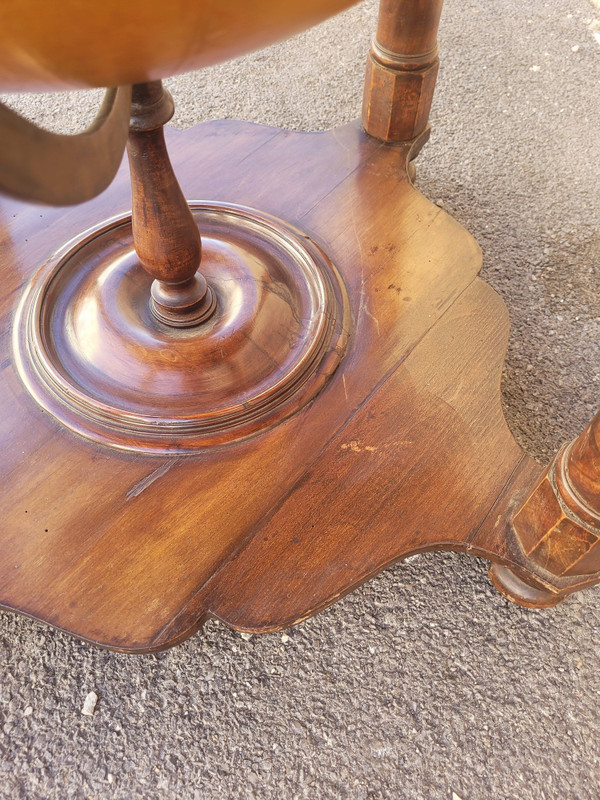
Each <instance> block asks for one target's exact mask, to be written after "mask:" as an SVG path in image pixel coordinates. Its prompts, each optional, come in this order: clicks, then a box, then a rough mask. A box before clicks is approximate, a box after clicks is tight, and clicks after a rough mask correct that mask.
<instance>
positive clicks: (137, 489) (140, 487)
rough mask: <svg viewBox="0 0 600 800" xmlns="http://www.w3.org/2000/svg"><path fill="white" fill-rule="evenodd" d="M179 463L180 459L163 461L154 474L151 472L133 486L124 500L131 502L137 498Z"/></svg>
mask: <svg viewBox="0 0 600 800" xmlns="http://www.w3.org/2000/svg"><path fill="white" fill-rule="evenodd" d="M180 461H181V459H180V458H172V459H171V460H170V461H165V462H164V463H163V464H161V465H160V467H157V468H156V469H155V470H154V472H151V473H150V474H149V475H146V477H145V478H142V480H141V481H138V482H137V483H136V484H134V485H133V486H132V487H131V489H130V490H129V491H128V492H127V494H126V495H125V500H126V501H127V500H133V498H134V497H139V496H140V495H141V493H142V492H145V491H146V489H147V488H148V487H149V486H152V484H153V483H154V482H155V481H157V480H158V479H159V478H162V477H163V475H166V474H167V472H168V471H169V470H170V469H171V468H172V467H174V466H175V464H179V462H180Z"/></svg>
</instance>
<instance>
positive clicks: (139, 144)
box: [127, 81, 216, 327]
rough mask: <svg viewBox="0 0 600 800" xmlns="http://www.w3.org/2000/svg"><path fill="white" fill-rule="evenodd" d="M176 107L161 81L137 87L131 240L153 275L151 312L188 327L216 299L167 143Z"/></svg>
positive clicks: (132, 143) (133, 117) (131, 157)
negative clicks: (168, 125) (165, 129)
mask: <svg viewBox="0 0 600 800" xmlns="http://www.w3.org/2000/svg"><path fill="white" fill-rule="evenodd" d="M173 110H174V106H173V100H172V98H171V95H170V94H169V93H168V92H167V91H165V89H164V88H163V86H162V83H161V81H153V82H151V83H141V84H137V85H135V86H134V87H133V91H132V105H131V123H130V132H129V139H128V142H127V153H128V156H129V166H130V170H131V190H132V226H133V239H134V244H135V249H136V252H137V254H138V256H139V259H140V261H141V263H142V266H143V267H144V269H145V270H146V272H148V273H149V274H150V275H151V276H152V277H153V278H154V282H153V284H152V289H151V293H152V297H151V300H150V304H151V309H152V313H153V314H154V316H155V317H156V318H157V319H159V320H160V321H161V322H164V323H166V324H167V325H172V326H175V327H190V326H193V325H197V324H199V323H201V322H203V321H204V320H206V319H208V317H209V316H210V315H211V314H212V313H213V311H214V310H215V307H216V300H215V296H214V294H213V292H212V290H211V289H210V287H209V286H208V285H207V283H206V279H205V278H204V276H203V275H202V274H201V273H199V272H198V268H199V266H200V259H201V256H202V245H201V241H200V234H199V232H198V228H197V225H196V223H195V222H194V218H193V216H192V214H191V212H190V209H189V206H188V204H187V202H186V199H185V197H184V196H183V192H182V191H181V188H180V187H179V184H178V182H177V178H176V177H175V173H174V172H173V168H172V166H171V162H170V160H169V155H168V153H167V149H166V145H165V138H164V132H163V125H165V123H166V122H168V121H169V120H170V119H171V117H172V116H173Z"/></svg>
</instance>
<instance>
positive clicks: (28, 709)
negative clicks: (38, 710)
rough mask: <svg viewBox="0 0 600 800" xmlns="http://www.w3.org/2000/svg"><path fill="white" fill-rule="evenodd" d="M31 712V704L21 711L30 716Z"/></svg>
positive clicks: (25, 715)
mask: <svg viewBox="0 0 600 800" xmlns="http://www.w3.org/2000/svg"><path fill="white" fill-rule="evenodd" d="M32 714H33V708H32V707H31V706H27V708H26V709H25V711H24V712H23V716H24V717H30V716H31V715H32Z"/></svg>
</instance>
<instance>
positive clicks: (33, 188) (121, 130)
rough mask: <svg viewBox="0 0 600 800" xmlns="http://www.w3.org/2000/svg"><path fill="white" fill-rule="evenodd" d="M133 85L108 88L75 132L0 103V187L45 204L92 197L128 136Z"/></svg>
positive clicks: (115, 165)
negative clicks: (41, 124) (54, 129)
mask: <svg viewBox="0 0 600 800" xmlns="http://www.w3.org/2000/svg"><path fill="white" fill-rule="evenodd" d="M130 104H131V88H130V87H129V86H123V87H121V88H120V89H109V90H108V91H107V92H106V95H105V98H104V102H103V103H102V106H101V108H100V111H99V112H98V115H97V117H96V119H95V120H94V122H93V123H92V125H91V126H90V127H89V128H88V129H87V130H86V131H84V132H83V133H80V134H77V135H75V136H62V135H60V134H57V133H51V132H50V131H45V130H42V129H41V128H38V127H37V126H36V125H34V124H33V123H31V122H29V121H28V120H26V119H24V118H23V117H21V116H19V115H18V114H16V113H15V112H14V111H11V110H10V109H9V108H7V107H6V106H4V105H2V104H1V103H0V142H2V147H0V191H2V192H3V193H4V194H9V195H12V197H18V198H19V199H20V200H29V201H32V202H36V203H48V204H49V205H60V206H65V205H73V204H75V203H83V202H84V201H85V200H90V199H91V198H92V197H95V196H96V195H97V194H99V193H100V192H102V191H103V190H104V189H106V187H107V186H108V185H109V184H110V182H111V181H112V179H113V178H114V176H115V174H116V172H117V169H118V168H119V164H120V163H121V158H122V157H123V151H124V150H125V142H126V141H127V133H128V130H129V116H130Z"/></svg>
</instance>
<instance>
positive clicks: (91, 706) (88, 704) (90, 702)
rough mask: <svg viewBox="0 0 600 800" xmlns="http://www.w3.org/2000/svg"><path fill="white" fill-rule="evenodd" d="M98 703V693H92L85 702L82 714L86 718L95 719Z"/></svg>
mask: <svg viewBox="0 0 600 800" xmlns="http://www.w3.org/2000/svg"><path fill="white" fill-rule="evenodd" d="M97 702H98V695H97V694H96V692H90V693H89V694H88V695H87V697H86V698H85V700H84V703H83V708H82V709H81V713H82V714H83V715H84V716H85V717H93V716H94V711H95V710H96V703H97Z"/></svg>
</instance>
